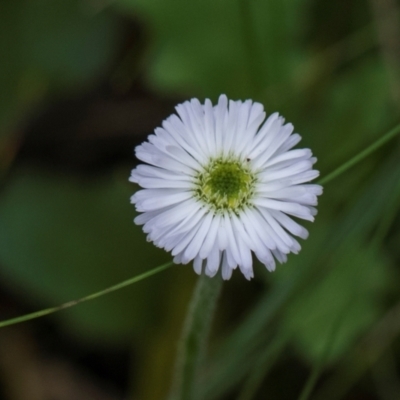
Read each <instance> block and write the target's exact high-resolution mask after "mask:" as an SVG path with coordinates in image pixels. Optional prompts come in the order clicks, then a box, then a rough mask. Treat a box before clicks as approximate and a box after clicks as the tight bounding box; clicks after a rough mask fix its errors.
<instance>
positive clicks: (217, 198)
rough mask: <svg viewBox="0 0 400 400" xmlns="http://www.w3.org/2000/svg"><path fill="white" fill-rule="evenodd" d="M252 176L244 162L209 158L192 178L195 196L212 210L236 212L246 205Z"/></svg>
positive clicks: (251, 188)
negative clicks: (194, 185)
mask: <svg viewBox="0 0 400 400" xmlns="http://www.w3.org/2000/svg"><path fill="white" fill-rule="evenodd" d="M255 182H256V176H255V174H254V173H253V172H252V171H251V169H250V166H249V165H248V163H247V162H243V161H241V160H237V159H226V158H222V157H220V158H215V159H211V160H210V161H209V163H208V164H207V165H206V166H205V167H204V169H203V170H202V171H201V172H200V173H199V174H198V175H197V177H196V188H195V194H196V197H197V198H198V199H199V200H201V201H202V202H203V203H205V204H206V205H208V206H210V207H211V208H212V209H214V210H215V211H230V212H234V213H237V212H239V211H240V210H242V209H243V208H245V207H246V206H249V205H250V200H251V198H252V197H253V194H254V186H255Z"/></svg>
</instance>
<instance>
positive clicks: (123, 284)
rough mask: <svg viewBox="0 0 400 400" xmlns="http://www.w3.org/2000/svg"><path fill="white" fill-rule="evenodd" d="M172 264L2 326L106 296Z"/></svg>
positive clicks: (9, 321)
mask: <svg viewBox="0 0 400 400" xmlns="http://www.w3.org/2000/svg"><path fill="white" fill-rule="evenodd" d="M172 265H173V263H172V262H169V263H166V264H163V265H160V266H158V267H156V268H153V269H151V270H150V271H147V272H144V273H143V274H140V275H137V276H135V277H133V278H130V279H127V280H126V281H123V282H120V283H117V284H116V285H114V286H110V287H108V288H107V289H103V290H100V291H99V292H96V293H92V294H89V295H88V296H85V297H82V298H80V299H78V300H72V301H68V302H67V303H64V304H61V305H59V306H56V307H51V308H46V309H44V310H41V311H36V312H33V313H31V314H26V315H22V316H21V317H16V318H11V319H7V320H5V321H1V322H0V328H3V327H5V326H9V325H15V324H19V323H20V322H25V321H29V320H31V319H35V318H39V317H44V316H45V315H49V314H53V313H55V312H57V311H61V310H65V309H67V308H70V307H73V306H76V305H78V304H80V303H84V302H85V301H89V300H94V299H97V298H98V297H101V296H104V295H105V294H108V293H112V292H115V291H117V290H119V289H122V288H124V287H126V286H129V285H132V284H133V283H136V282H139V281H142V280H144V279H146V278H148V277H150V276H152V275H155V274H158V273H159V272H161V271H164V270H165V269H167V268H169V267H171V266H172Z"/></svg>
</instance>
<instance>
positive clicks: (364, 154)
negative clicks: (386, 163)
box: [317, 124, 400, 185]
mask: <svg viewBox="0 0 400 400" xmlns="http://www.w3.org/2000/svg"><path fill="white" fill-rule="evenodd" d="M399 133H400V124H399V125H397V126H395V127H394V128H393V129H391V130H390V131H389V132H388V133H386V134H385V135H383V136H382V137H381V138H380V139H378V140H377V141H375V142H374V143H372V144H371V145H370V146H368V147H367V148H366V149H364V150H363V151H361V152H360V153H358V154H357V155H355V156H354V157H353V158H351V159H350V160H349V161H347V162H345V163H344V164H342V165H341V166H340V167H338V168H336V169H335V170H334V171H332V172H331V173H330V174H328V175H327V176H325V177H324V178H322V179H320V180H319V181H318V182H317V183H319V184H320V185H325V184H327V183H328V182H330V181H332V180H333V179H335V178H337V177H338V176H339V175H341V174H343V172H346V171H347V170H348V169H350V168H351V167H353V166H354V165H356V164H358V163H359V162H360V161H362V160H363V159H364V158H366V157H368V156H369V155H370V154H372V153H373V152H374V151H376V150H378V149H379V148H380V147H382V146H383V145H384V144H386V143H387V142H388V141H389V140H391V139H393V138H394V137H395V136H396V135H398V134H399Z"/></svg>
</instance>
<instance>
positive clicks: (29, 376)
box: [0, 0, 400, 400]
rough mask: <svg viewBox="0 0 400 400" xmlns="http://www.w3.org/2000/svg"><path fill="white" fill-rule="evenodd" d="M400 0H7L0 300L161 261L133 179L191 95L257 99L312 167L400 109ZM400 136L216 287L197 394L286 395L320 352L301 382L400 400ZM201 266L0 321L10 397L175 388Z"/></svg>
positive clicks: (110, 398) (3, 303)
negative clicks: (138, 152) (292, 247)
mask: <svg viewBox="0 0 400 400" xmlns="http://www.w3.org/2000/svg"><path fill="white" fill-rule="evenodd" d="M399 6H400V3H399V2H398V1H397V0H338V1H327V0H190V1H184V0H63V1H56V0H0V179H1V187H0V191H1V192H0V276H1V280H0V316H1V319H2V320H5V319H8V318H12V317H15V316H19V315H22V314H25V313H28V312H33V311H36V310H39V309H42V308H46V307H49V306H53V305H57V304H61V303H63V302H66V301H69V300H72V299H76V298H79V297H82V296H84V295H87V294H89V293H92V292H95V291H98V290H100V289H103V288H105V287H107V286H110V285H113V284H115V283H118V282H119V281H121V280H124V279H127V278H129V277H131V276H134V275H137V274H139V273H141V272H144V271H147V270H150V269H151V268H154V267H156V266H158V265H160V264H162V263H164V262H166V261H168V260H169V259H170V257H169V255H168V254H167V253H164V252H163V251H160V250H159V249H156V248H155V247H154V246H153V245H152V244H149V243H147V242H146V239H145V235H144V234H143V233H142V232H141V229H140V227H137V226H135V225H134V224H133V223H132V220H133V218H134V216H135V211H134V207H133V206H132V205H131V204H130V203H129V197H130V196H131V195H132V194H133V192H134V191H135V190H136V189H137V188H136V187H135V186H134V185H133V184H130V183H129V182H128V177H129V173H130V170H131V169H132V168H133V167H134V165H135V163H136V160H135V158H134V155H133V149H134V146H135V145H137V144H139V143H141V142H142V141H143V140H145V138H146V136H147V135H148V134H149V133H151V132H152V131H153V130H154V128H155V127H157V126H159V125H160V123H161V121H162V120H163V119H164V118H165V117H167V116H168V115H170V114H171V112H173V110H174V106H175V105H176V104H177V103H179V102H181V101H183V100H186V99H188V98H190V97H198V98H199V99H200V100H201V101H204V99H205V98H210V99H212V100H213V101H216V99H217V98H218V95H219V94H221V93H226V94H227V95H228V97H230V98H234V99H243V100H244V99H247V98H252V99H254V100H257V101H261V102H262V103H263V104H264V105H265V107H266V110H267V112H268V113H270V112H274V111H279V112H280V113H281V114H283V115H284V117H286V119H287V120H288V121H290V122H292V123H293V124H294V126H295V128H296V131H297V132H299V133H300V134H301V135H302V136H303V141H302V142H301V145H302V146H303V147H310V148H311V149H312V150H313V152H314V154H315V155H316V156H317V157H318V160H319V161H318V163H317V165H316V167H317V169H319V170H320V171H321V174H322V175H326V174H327V173H328V172H330V171H331V170H333V169H334V168H336V167H337V166H339V165H340V164H342V163H343V162H345V161H347V160H348V159H349V158H350V157H352V156H353V155H355V154H356V153H357V152H359V151H360V150H361V149H363V148H364V147H366V146H367V145H369V144H370V143H372V142H373V141H374V140H377V139H378V138H379V137H381V136H382V135H383V134H384V133H385V132H386V131H388V130H389V129H390V128H391V127H393V126H394V125H395V124H397V123H398V122H399V107H400V69H399V67H400V14H399ZM399 150H400V149H399V141H398V140H394V141H392V142H391V143H390V144H388V145H386V146H384V147H382V148H381V149H379V151H377V152H376V153H374V154H373V155H372V156H370V157H369V158H368V159H367V160H365V161H363V162H362V163H360V164H358V165H357V166H356V167H354V168H353V169H351V170H350V171H348V172H346V173H345V174H343V175H342V176H340V177H339V178H337V179H336V180H335V181H333V182H332V183H329V184H328V185H327V186H326V188H325V193H324V195H323V196H322V198H321V200H320V206H319V215H318V217H317V219H316V222H315V223H314V224H313V225H310V224H308V225H307V228H308V229H309V230H310V238H309V239H308V240H307V241H306V242H304V246H303V247H304V248H303V251H302V252H301V254H300V255H298V256H293V255H292V256H290V257H289V262H288V263H287V264H286V265H284V266H280V267H279V268H278V270H277V271H276V272H274V273H272V274H269V273H267V272H266V271H265V270H264V269H263V267H262V266H259V265H258V266H256V269H255V275H256V279H255V280H253V281H252V282H250V283H249V282H247V281H245V280H244V278H243V277H242V276H241V275H240V274H234V276H233V278H232V279H231V281H229V282H227V283H226V284H225V286H224V291H223V295H222V298H221V302H220V304H219V308H218V312H217V315H216V320H215V327H214V330H213V335H212V340H211V344H210V349H209V361H208V363H207V366H206V368H205V369H204V371H203V374H202V382H201V385H200V386H199V390H198V395H199V399H207V400H210V399H238V400H250V399H267V398H268V399H296V398H298V396H299V394H300V393H301V390H302V387H303V385H304V384H305V382H306V380H307V378H308V376H309V374H310V373H312V371H314V372H316V373H317V375H318V380H317V385H316V389H315V391H314V392H313V394H312V395H311V397H310V398H311V399H316V400H322V399H323V400H330V399H331V400H337V399H349V400H350V399H351V400H353V399H354V400H355V399H357V400H361V399H365V400H369V399H371V400H375V399H379V400H396V399H397V400H398V399H400V378H399V362H400V342H399V334H400V289H399V288H400V286H399V260H400V247H399V243H400V214H399V208H400V152H399ZM195 279H196V276H195V274H194V273H193V271H192V268H191V266H174V267H173V268H171V269H168V270H167V271H164V272H162V273H161V274H159V275H157V276H153V277H151V278H148V279H147V280H145V281H143V282H140V283H137V284H135V285H133V286H131V287H129V288H125V289H123V290H121V291H118V292H116V293H113V294H110V295H107V296H105V297H102V298H100V299H97V300H94V301H92V302H89V303H85V304H82V305H78V306H76V307H74V308H72V309H70V310H65V311H62V312H60V313H57V314H54V315H51V316H48V317H44V318H42V319H38V320H33V321H30V322H26V323H23V324H19V325H15V326H10V327H6V328H2V329H0V398H1V399H5V400H72V399H73V400H80V399H96V400H97V399H99V400H103V399H104V400H118V399H130V400H133V399H140V400H153V399H154V400H157V399H163V398H165V397H166V394H167V392H168V387H169V384H170V380H171V371H172V369H173V362H174V355H175V350H176V347H177V342H178V338H179V334H180V330H181V326H182V322H183V318H184V315H185V311H186V307H187V304H188V301H189V299H190V295H191V291H192V288H193V284H194V282H195ZM318 372H321V374H318ZM303 400H304V399H303Z"/></svg>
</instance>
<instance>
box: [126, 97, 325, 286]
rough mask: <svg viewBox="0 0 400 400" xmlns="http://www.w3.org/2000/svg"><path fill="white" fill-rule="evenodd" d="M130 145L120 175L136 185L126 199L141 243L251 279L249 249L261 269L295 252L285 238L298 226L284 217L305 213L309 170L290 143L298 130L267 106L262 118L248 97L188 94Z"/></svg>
mask: <svg viewBox="0 0 400 400" xmlns="http://www.w3.org/2000/svg"><path fill="white" fill-rule="evenodd" d="M176 110H177V113H178V115H176V114H173V115H171V116H170V117H169V118H167V119H166V120H165V121H164V122H163V123H162V128H157V129H156V130H155V134H154V135H150V136H149V138H148V141H147V142H144V143H143V144H141V145H140V146H137V147H136V156H137V158H139V159H140V160H142V161H144V162H145V163H147V165H143V164H141V165H138V166H137V167H136V168H135V169H134V170H133V171H132V174H131V177H130V181H131V182H135V183H138V184H139V185H140V186H141V187H142V188H144V189H143V190H139V191H138V192H136V193H135V194H134V195H133V196H132V198H131V201H132V203H134V204H135V205H136V210H137V211H138V212H141V213H142V214H140V215H139V216H137V217H136V218H135V223H136V224H140V225H143V230H144V232H145V233H147V235H148V236H147V238H148V240H149V241H152V242H154V244H155V245H156V246H158V247H162V248H164V249H165V250H167V251H171V253H172V255H173V256H174V261H175V262H176V263H183V264H186V263H188V262H190V261H192V260H193V261H194V262H193V265H194V270H195V271H196V272H197V273H198V274H200V273H201V271H202V269H203V267H204V268H205V273H206V274H207V275H209V276H214V275H215V274H216V273H217V272H218V270H219V268H220V267H221V269H222V277H223V278H224V279H229V278H230V277H231V275H232V271H233V270H234V269H235V268H236V267H238V266H239V268H240V270H241V271H242V273H243V275H244V276H245V277H246V278H247V279H250V278H252V277H253V275H254V274H253V261H252V252H253V253H254V254H255V256H256V257H257V258H258V259H259V260H260V261H261V262H262V263H263V264H265V266H266V267H267V268H268V270H270V271H273V270H274V269H275V259H276V260H278V261H279V262H281V263H282V262H285V261H286V259H287V254H289V253H298V252H299V250H300V244H299V243H298V242H297V240H296V239H295V238H294V237H293V236H298V237H300V238H302V239H306V238H307V236H308V232H307V230H306V229H305V228H304V227H302V226H301V225H299V224H298V223H297V222H295V221H294V220H293V219H292V217H297V218H301V219H305V220H308V221H313V220H314V215H315V214H316V209H315V208H314V206H315V205H316V204H317V196H318V195H320V194H321V193H322V187H321V186H319V185H313V184H305V182H309V181H311V180H313V179H315V178H316V177H317V176H318V175H319V172H318V171H316V170H313V169H312V166H313V164H314V163H315V162H316V158H314V157H312V153H311V151H310V150H309V149H296V150H292V148H293V147H294V146H295V145H296V144H297V143H298V142H299V141H300V139H301V137H300V136H299V135H298V134H297V133H295V134H293V133H292V132H293V125H292V124H284V119H283V118H282V117H280V116H279V115H278V114H277V113H275V114H272V115H270V116H269V117H268V118H267V120H266V121H265V122H264V119H265V115H266V114H265V112H264V108H263V106H262V105H261V104H259V103H253V102H252V101H251V100H246V101H245V102H241V101H232V100H229V104H228V99H227V98H226V96H224V95H222V96H220V98H219V101H218V104H217V105H216V106H213V105H212V104H211V101H210V100H208V99H207V100H206V101H205V104H204V105H202V104H201V103H200V102H199V101H198V100H197V99H192V100H191V101H190V102H189V101H187V102H185V103H183V104H179V105H178V106H177V107H176Z"/></svg>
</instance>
